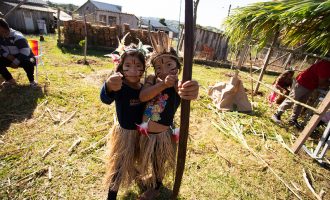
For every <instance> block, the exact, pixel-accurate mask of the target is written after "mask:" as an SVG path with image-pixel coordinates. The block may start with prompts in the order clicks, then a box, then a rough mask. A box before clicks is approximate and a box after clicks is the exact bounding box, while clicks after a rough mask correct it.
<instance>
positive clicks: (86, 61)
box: [84, 13, 88, 65]
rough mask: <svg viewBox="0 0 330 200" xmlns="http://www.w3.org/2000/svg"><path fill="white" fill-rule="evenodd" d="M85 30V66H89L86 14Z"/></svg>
mask: <svg viewBox="0 0 330 200" xmlns="http://www.w3.org/2000/svg"><path fill="white" fill-rule="evenodd" d="M84 29H85V47H84V64H85V65H87V64H88V62H87V59H86V55H87V22H86V14H85V13H84Z"/></svg>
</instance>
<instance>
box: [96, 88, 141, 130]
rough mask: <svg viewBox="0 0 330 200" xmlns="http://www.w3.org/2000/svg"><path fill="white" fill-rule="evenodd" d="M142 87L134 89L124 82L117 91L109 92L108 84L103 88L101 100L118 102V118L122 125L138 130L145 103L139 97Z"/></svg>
mask: <svg viewBox="0 0 330 200" xmlns="http://www.w3.org/2000/svg"><path fill="white" fill-rule="evenodd" d="M140 91H141V89H133V88H131V87H129V86H128V85H126V84H124V83H123V86H122V88H121V89H120V90H119V91H116V92H110V93H108V92H107V88H106V84H104V85H103V87H102V90H101V101H102V102H103V103H105V104H109V105H110V104H111V103H112V102H113V101H115V103H116V112H117V118H118V122H119V124H120V126H121V127H122V128H125V129H129V130H136V124H141V122H142V116H143V111H144V108H145V103H143V102H141V101H140V99H139V95H140Z"/></svg>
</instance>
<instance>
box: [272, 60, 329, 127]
mask: <svg viewBox="0 0 330 200" xmlns="http://www.w3.org/2000/svg"><path fill="white" fill-rule="evenodd" d="M329 79H330V62H329V61H327V60H321V61H319V62H317V63H315V64H313V65H312V66H310V67H309V68H307V69H306V70H304V71H303V72H301V73H300V74H299V75H298V76H297V78H296V83H295V84H294V86H293V88H292V90H291V92H290V94H289V96H290V97H292V98H293V99H294V100H296V101H299V102H301V103H306V102H307V100H308V98H309V97H310V95H311V94H312V92H313V91H314V90H315V89H317V88H323V89H328V88H329V84H330V81H329ZM292 105H294V106H293V109H292V114H291V116H290V120H289V124H290V125H292V126H295V127H296V128H298V129H302V128H303V127H302V126H301V124H300V123H298V121H297V120H298V117H299V115H300V113H301V109H302V106H301V105H298V104H294V102H293V101H291V100H290V99H285V100H284V101H283V102H282V103H281V105H280V106H279V107H278V109H277V111H276V113H275V114H274V115H273V116H272V120H273V121H274V122H276V123H278V124H280V123H281V116H282V114H283V113H284V112H285V111H286V110H287V109H289V108H291V107H292Z"/></svg>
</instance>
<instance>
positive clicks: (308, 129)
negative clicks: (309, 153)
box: [291, 92, 330, 153]
mask: <svg viewBox="0 0 330 200" xmlns="http://www.w3.org/2000/svg"><path fill="white" fill-rule="evenodd" d="M329 108H330V92H328V94H327V96H326V97H325V98H324V99H323V101H322V103H321V105H320V106H319V108H318V111H319V113H320V115H318V114H314V115H313V117H312V118H311V120H309V122H308V124H307V125H306V126H305V128H304V130H303V131H302V132H301V133H300V136H299V137H298V139H297V140H296V142H295V143H294V144H293V146H292V147H291V149H292V151H293V152H294V153H298V152H299V150H300V148H301V147H302V145H304V143H305V141H306V140H307V138H308V137H309V136H310V134H311V133H312V132H313V131H314V129H315V127H316V126H317V124H318V123H319V122H320V120H321V118H322V116H323V115H324V113H326V112H327V111H328V109H329Z"/></svg>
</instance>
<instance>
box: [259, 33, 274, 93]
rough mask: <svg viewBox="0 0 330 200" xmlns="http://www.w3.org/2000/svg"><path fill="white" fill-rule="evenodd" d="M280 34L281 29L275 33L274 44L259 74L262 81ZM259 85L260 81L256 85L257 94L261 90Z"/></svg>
mask: <svg viewBox="0 0 330 200" xmlns="http://www.w3.org/2000/svg"><path fill="white" fill-rule="evenodd" d="M278 35H279V31H276V33H275V35H274V38H273V41H272V44H271V46H270V48H269V50H268V52H267V55H266V58H265V62H264V65H263V66H262V70H261V72H260V75H259V78H258V81H262V78H263V77H264V73H265V71H266V68H267V65H268V63H269V60H270V57H271V56H272V53H273V50H274V48H273V47H274V45H275V43H276V41H277V38H278ZM259 87H260V83H259V82H258V83H257V85H256V88H255V91H254V94H257V93H258V90H259Z"/></svg>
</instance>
